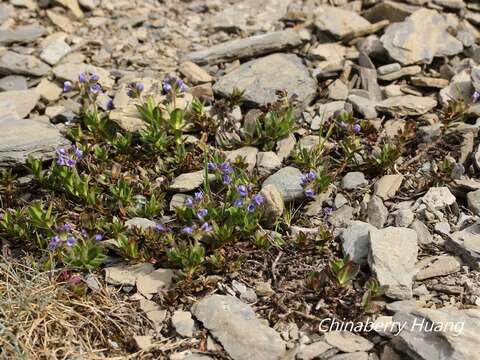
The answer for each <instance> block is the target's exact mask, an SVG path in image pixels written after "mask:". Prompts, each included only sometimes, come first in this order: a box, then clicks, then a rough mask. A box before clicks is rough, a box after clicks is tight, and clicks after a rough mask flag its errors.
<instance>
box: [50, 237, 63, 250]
mask: <svg viewBox="0 0 480 360" xmlns="http://www.w3.org/2000/svg"><path fill="white" fill-rule="evenodd" d="M59 243H60V236H58V235H56V236H54V237H52V239H51V240H50V242H49V243H48V249H49V250H55V249H56V248H57V246H58V244H59Z"/></svg>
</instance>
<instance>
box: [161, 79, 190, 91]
mask: <svg viewBox="0 0 480 360" xmlns="http://www.w3.org/2000/svg"><path fill="white" fill-rule="evenodd" d="M162 88H163V91H164V92H165V94H171V93H174V94H178V93H184V92H186V91H187V85H185V83H184V82H183V80H182V79H179V78H177V77H175V76H172V75H167V76H165V78H164V79H163V81H162Z"/></svg>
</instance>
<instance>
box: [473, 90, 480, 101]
mask: <svg viewBox="0 0 480 360" xmlns="http://www.w3.org/2000/svg"><path fill="white" fill-rule="evenodd" d="M479 99H480V92H479V91H475V92H474V93H473V95H472V102H474V103H475V102H477V101H478V100H479Z"/></svg>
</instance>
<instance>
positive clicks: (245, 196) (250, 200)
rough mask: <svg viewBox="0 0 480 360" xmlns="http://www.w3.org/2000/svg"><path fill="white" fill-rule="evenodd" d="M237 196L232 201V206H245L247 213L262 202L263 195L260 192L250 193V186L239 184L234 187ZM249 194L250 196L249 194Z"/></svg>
mask: <svg viewBox="0 0 480 360" xmlns="http://www.w3.org/2000/svg"><path fill="white" fill-rule="evenodd" d="M236 193H237V196H238V198H237V199H236V200H235V201H234V203H233V206H235V207H237V208H243V207H245V206H246V210H247V211H248V212H249V213H253V212H255V211H256V210H257V208H258V207H259V206H260V205H262V204H263V202H264V200H265V199H264V197H263V196H262V195H261V194H260V193H256V194H251V193H252V186H251V185H243V184H240V185H238V186H237V188H236ZM249 195H250V196H249Z"/></svg>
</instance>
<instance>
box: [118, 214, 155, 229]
mask: <svg viewBox="0 0 480 360" xmlns="http://www.w3.org/2000/svg"><path fill="white" fill-rule="evenodd" d="M155 225H157V223H156V222H155V221H152V220H149V219H145V218H140V217H135V218H132V219H130V220H127V221H125V227H126V228H127V229H132V228H135V227H136V228H139V229H142V230H148V229H151V228H153V227H154V226H155Z"/></svg>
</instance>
